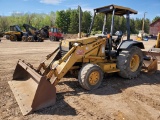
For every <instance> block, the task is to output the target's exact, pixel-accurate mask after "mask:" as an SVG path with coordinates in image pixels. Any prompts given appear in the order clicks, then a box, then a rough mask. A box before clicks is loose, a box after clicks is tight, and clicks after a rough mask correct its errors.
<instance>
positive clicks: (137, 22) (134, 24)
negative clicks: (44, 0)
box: [0, 8, 160, 34]
mask: <svg viewBox="0 0 160 120" xmlns="http://www.w3.org/2000/svg"><path fill="white" fill-rule="evenodd" d="M92 18H93V16H92V14H91V12H90V11H82V18H81V20H82V30H81V31H82V32H84V33H87V32H88V30H89V27H90V23H91V21H92ZM159 18H160V17H159V16H156V17H155V18H154V19H153V21H150V20H149V19H148V18H146V19H145V20H144V22H145V25H144V31H145V32H146V33H149V25H150V24H151V23H152V22H154V21H155V20H157V19H159ZM103 21H104V15H103V14H98V15H97V16H96V17H95V21H94V25H93V29H92V33H93V34H95V33H101V31H102V27H103ZM24 23H26V24H30V25H32V26H34V27H36V28H37V29H40V28H42V27H44V26H56V27H58V28H60V29H61V31H62V32H63V33H73V34H77V33H78V30H79V10H78V9H70V8H69V9H67V10H61V11H57V12H53V11H52V12H50V13H49V14H44V13H39V14H38V13H32V14H29V13H25V14H17V13H13V14H12V15H11V16H0V31H8V30H9V26H10V25H19V26H20V27H21V29H22V30H23V27H22V26H23V24H24ZM142 23H143V18H135V19H133V18H131V19H130V30H131V33H132V34H137V33H138V31H139V30H141V29H142ZM110 24H111V15H108V16H107V19H106V28H107V30H108V31H110ZM117 30H121V31H122V32H123V33H125V32H126V19H125V17H124V16H115V20H114V32H115V31H117Z"/></svg>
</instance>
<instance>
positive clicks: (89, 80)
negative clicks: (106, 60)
mask: <svg viewBox="0 0 160 120" xmlns="http://www.w3.org/2000/svg"><path fill="white" fill-rule="evenodd" d="M102 80H103V71H102V69H101V68H100V67H99V66H98V65H95V64H90V63H89V64H85V65H84V66H83V67H82V68H81V70H80V71H79V75H78V81H79V83H80V85H81V86H82V87H83V88H84V89H86V90H93V89H96V88H98V87H99V86H100V84H101V82H102Z"/></svg>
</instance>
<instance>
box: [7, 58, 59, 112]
mask: <svg viewBox="0 0 160 120" xmlns="http://www.w3.org/2000/svg"><path fill="white" fill-rule="evenodd" d="M8 83H9V85H10V88H11V90H12V92H13V94H14V96H15V98H16V101H17V103H18V105H19V107H20V110H21V112H22V114H23V115H27V114H29V113H31V112H32V111H36V110H39V109H41V108H45V107H48V106H51V105H54V104H55V101H56V88H55V86H53V85H52V84H51V83H50V82H49V81H48V80H46V77H44V76H41V75H40V74H38V73H37V72H36V71H35V70H34V69H33V68H32V67H31V66H30V65H27V64H26V63H25V62H24V61H21V60H19V61H18V63H17V66H16V69H15V71H14V74H13V80H12V81H9V82H8Z"/></svg>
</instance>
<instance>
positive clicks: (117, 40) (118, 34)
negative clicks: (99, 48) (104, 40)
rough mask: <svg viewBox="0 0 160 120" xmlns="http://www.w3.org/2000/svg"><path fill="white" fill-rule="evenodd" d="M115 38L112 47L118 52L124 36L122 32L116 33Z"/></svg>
mask: <svg viewBox="0 0 160 120" xmlns="http://www.w3.org/2000/svg"><path fill="white" fill-rule="evenodd" d="M115 36H116V38H114V39H112V42H113V43H112V46H113V48H114V49H115V50H116V49H117V46H118V45H119V43H120V42H121V39H122V36H123V33H122V31H116V33H115Z"/></svg>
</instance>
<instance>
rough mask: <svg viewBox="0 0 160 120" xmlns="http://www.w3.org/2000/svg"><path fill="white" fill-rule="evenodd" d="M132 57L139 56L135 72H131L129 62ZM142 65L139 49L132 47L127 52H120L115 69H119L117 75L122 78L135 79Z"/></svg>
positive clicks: (141, 55)
mask: <svg viewBox="0 0 160 120" xmlns="http://www.w3.org/2000/svg"><path fill="white" fill-rule="evenodd" d="M133 55H138V56H139V59H140V60H139V61H140V62H139V66H138V68H137V70H136V71H134V72H133V71H131V69H130V60H131V58H132V56H133ZM142 65H143V54H142V51H141V49H140V48H139V47H136V46H133V47H131V48H130V49H128V50H122V51H121V52H120V54H119V56H118V57H117V67H118V68H119V69H120V72H119V75H120V76H121V77H123V78H129V79H133V78H136V77H137V76H138V75H139V74H140V71H141V68H142Z"/></svg>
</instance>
